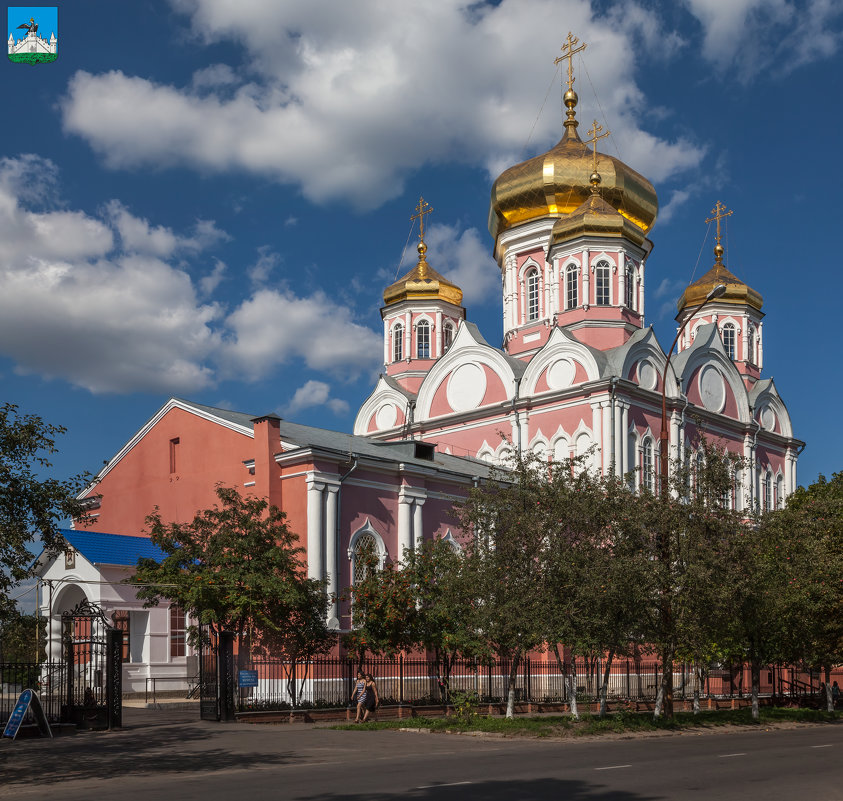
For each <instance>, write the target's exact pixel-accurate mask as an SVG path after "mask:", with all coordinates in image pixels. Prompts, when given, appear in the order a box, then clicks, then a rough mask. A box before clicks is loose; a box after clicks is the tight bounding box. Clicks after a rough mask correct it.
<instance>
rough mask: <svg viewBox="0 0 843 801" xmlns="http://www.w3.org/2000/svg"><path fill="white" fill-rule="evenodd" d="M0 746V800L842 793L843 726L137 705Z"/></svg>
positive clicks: (599, 798)
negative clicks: (114, 722)
mask: <svg viewBox="0 0 843 801" xmlns="http://www.w3.org/2000/svg"><path fill="white" fill-rule="evenodd" d="M126 723H127V726H126V728H124V729H122V730H120V731H116V732H112V733H105V732H103V733H95V732H86V733H80V734H77V735H75V736H70V737H63V738H58V739H56V740H53V741H45V740H27V741H20V742H15V743H12V742H10V741H5V742H3V743H2V744H0V777H2V782H0V798H20V799H29V798H32V799H36V798H37V799H41V798H48V797H58V798H62V799H63V800H65V799H66V800H67V801H75V800H76V799H85V801H90V799H98V798H104V799H111V798H119V799H121V801H122V799H126V801H132V800H133V799H139V800H142V801H150V799H171V798H172V799H185V800H186V801H187V800H190V799H197V800H199V801H217V799H220V800H222V799H238V801H239V799H242V800H243V801H261V800H262V799H307V800H308V801H329V799H339V798H342V799H351V800H352V801H357V800H358V799H359V801H387V799H398V798H402V799H404V798H410V799H419V800H420V801H426V800H427V799H445V800H446V801H451V800H452V801H463V799H493V800H496V799H501V800H503V799H507V801H527V800H528V799H571V800H572V801H585V799H588V800H589V801H610V799H611V800H612V801H654V800H655V799H680V800H681V799H724V801H729V799H741V801H753V800H754V799H764V800H765V801H776V799H787V801H801V800H802V799H811V800H812V801H843V726H841V725H836V724H835V725H821V726H801V727H798V728H794V729H785V730H781V729H778V730H777V729H772V730H764V729H760V730H751V731H730V732H726V731H723V730H719V731H711V732H704V733H701V734H696V733H694V734H688V733H686V734H680V735H673V734H671V735H658V736H648V737H643V738H629V739H626V738H612V739H602V738H601V739H597V738H582V739H576V740H554V741H551V740H525V739H510V738H506V739H502V738H485V737H466V736H459V735H444V734H417V733H411V732H399V731H375V732H370V731H362V730H361V731H332V730H329V729H324V728H316V727H313V726H308V725H305V724H293V725H278V726H255V725H247V724H228V725H226V724H215V723H208V722H201V721H197V720H195V717H194V714H193V713H181V714H179V713H175V712H170V713H166V712H165V713H155V712H146V711H144V712H139V711H138V712H135V711H131V714H127V720H126Z"/></svg>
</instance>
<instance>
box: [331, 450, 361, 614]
mask: <svg viewBox="0 0 843 801" xmlns="http://www.w3.org/2000/svg"><path fill="white" fill-rule="evenodd" d="M349 456H351V458H352V460H353V462H354V464H352V465H351V467H350V468H349V469H348V470H346V472H345V473H343V474H342V475H341V476H340V480H339V488H338V489H337V527H336V531H335V532H334V549H335V550H336V552H337V559H336V565H337V571H336V572H337V575H336V576H334V577H332V578H333V579H334V580H335V581H336V583H337V592H339V586H340V580H339V579H340V577H339V566H340V558H339V557H340V553H341V551H340V528H341V521H342V482H343V481H345V480H346V479H347V478H348V477H349V476H350V475H351V474H352V473H353V472H354V471H355V470H356V469H357V465H358V463H359V461H360V460H359V459H358V457H356V456H354V454H353V453H350V454H349ZM339 612H340V608H339V601H337V613H336V614H337V623H338V624H339V619H340V614H339Z"/></svg>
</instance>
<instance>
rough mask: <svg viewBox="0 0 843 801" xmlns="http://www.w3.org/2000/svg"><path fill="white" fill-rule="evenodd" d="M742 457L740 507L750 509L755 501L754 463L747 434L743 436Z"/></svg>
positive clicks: (750, 441)
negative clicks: (744, 464) (743, 463)
mask: <svg viewBox="0 0 843 801" xmlns="http://www.w3.org/2000/svg"><path fill="white" fill-rule="evenodd" d="M743 458H744V461H745V462H746V466H745V467H744V469H743V481H741V484H742V486H741V494H742V495H743V497H742V498H741V509H752V508H753V506H754V503H755V463H754V460H753V456H752V439H751V438H750V436H749V434H746V435H744V438H743Z"/></svg>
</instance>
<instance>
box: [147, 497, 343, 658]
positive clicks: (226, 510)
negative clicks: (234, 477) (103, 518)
mask: <svg viewBox="0 0 843 801" xmlns="http://www.w3.org/2000/svg"><path fill="white" fill-rule="evenodd" d="M216 493H217V497H218V498H219V504H218V505H215V506H214V507H213V508H212V509H205V510H203V511H200V512H197V514H196V515H195V517H194V518H193V520H192V521H191V522H189V523H166V522H164V521H163V520H162V519H161V515H160V513H159V512H158V510H157V508H156V510H155V512H154V513H153V514H151V515H150V516H149V517H147V527H148V531H149V536H150V538H151V539H152V541H153V542H154V543H155V544H156V545H157V546H158V547H159V548H161V549H162V550H163V551H164V553H165V554H166V557H165V558H164V559H163V561H161V562H160V563H158V562H155V561H154V560H152V559H141V560H140V561H139V562H138V568H137V572H136V573H135V575H134V576H133V578H132V579H131V581H132V582H133V583H134V584H136V585H138V597H140V598H142V599H144V600H145V601H146V603H147V605H148V606H154V605H157V604H158V603H159V601H160V599H161V598H166V599H168V600H170V601H175V602H177V603H178V604H179V605H180V606H181V607H182V608H183V609H185V610H186V611H187V612H188V613H189V614H190V616H191V617H193V618H194V619H195V620H197V621H199V622H200V623H211V624H215V625H216V626H217V627H219V628H220V629H225V630H228V631H233V632H235V633H236V635H237V639H238V643H239V649H240V651H239V652H240V653H241V654H245V653H247V652H248V651H249V646H250V642H249V639H252V640H254V642H255V643H257V644H258V646H260V645H261V643H263V645H264V647H271V646H275V647H280V648H282V649H283V650H284V652H285V653H284V654H283V655H284V656H286V657H287V658H293V659H295V658H302V657H305V656H312V655H313V654H314V653H317V652H321V651H323V650H325V647H326V645H325V644H326V643H327V642H328V640H329V635H328V634H327V632H326V631H325V623H324V620H325V615H326V612H327V606H328V599H327V597H326V595H325V587H324V584H322V583H321V582H318V581H316V580H314V579H308V578H307V577H306V574H305V569H304V561H303V559H302V554H303V553H304V549H303V548H301V547H300V546H299V545H297V544H296V543H297V538H296V535H295V534H293V533H292V532H291V531H290V529H289V528H288V527H287V524H286V523H285V515H284V513H283V512H282V511H281V510H280V509H278V508H277V507H275V506H271V505H270V504H269V503H268V501H267V500H266V499H262V498H252V497H245V498H244V497H242V496H241V495H240V493H239V492H238V491H237V490H236V489H233V488H230V487H222V486H219V487H217V490H216ZM247 638H248V639H247Z"/></svg>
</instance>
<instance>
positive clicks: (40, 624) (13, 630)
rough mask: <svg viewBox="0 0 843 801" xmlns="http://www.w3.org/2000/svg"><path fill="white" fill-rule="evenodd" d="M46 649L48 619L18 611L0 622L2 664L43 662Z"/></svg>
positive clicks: (0, 660) (0, 657)
mask: <svg viewBox="0 0 843 801" xmlns="http://www.w3.org/2000/svg"><path fill="white" fill-rule="evenodd" d="M46 648H47V619H46V618H43V617H38V616H37V615H24V614H22V613H21V612H19V611H17V610H16V611H15V612H14V613H12V614H9V615H7V616H6V617H5V618H4V619H3V620H2V621H0V662H43V661H44V660H45V659H46V658H47V650H46Z"/></svg>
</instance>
